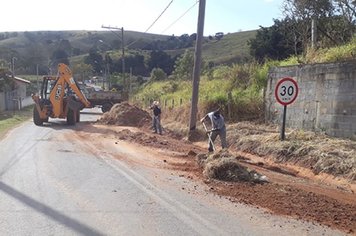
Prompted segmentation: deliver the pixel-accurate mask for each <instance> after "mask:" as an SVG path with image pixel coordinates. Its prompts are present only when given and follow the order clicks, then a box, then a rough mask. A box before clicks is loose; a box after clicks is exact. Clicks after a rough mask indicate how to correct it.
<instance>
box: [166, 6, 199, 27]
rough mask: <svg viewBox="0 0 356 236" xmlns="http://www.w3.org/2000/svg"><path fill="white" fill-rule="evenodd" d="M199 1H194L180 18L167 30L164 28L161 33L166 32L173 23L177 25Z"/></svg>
mask: <svg viewBox="0 0 356 236" xmlns="http://www.w3.org/2000/svg"><path fill="white" fill-rule="evenodd" d="M198 2H199V1H196V2H195V3H194V4H193V5H192V6H191V7H190V8H189V9H188V10H186V11H185V12H184V13H183V14H182V15H181V16H180V17H178V18H177V19H176V20H175V21H174V22H173V23H172V24H170V25H169V26H168V27H167V28H165V29H164V30H163V31H162V33H164V32H166V30H168V29H169V28H171V27H172V26H173V25H174V24H175V23H177V22H178V21H179V20H180V19H182V18H183V17H184V16H185V15H186V14H187V13H188V12H189V11H190V10H192V9H193V7H195V5H197V4H198Z"/></svg>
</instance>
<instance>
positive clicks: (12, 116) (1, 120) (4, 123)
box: [0, 106, 33, 138]
mask: <svg viewBox="0 0 356 236" xmlns="http://www.w3.org/2000/svg"><path fill="white" fill-rule="evenodd" d="M32 110H33V106H29V107H26V108H24V109H23V110H21V111H4V112H0V138H2V137H3V136H4V135H5V134H6V132H7V131H9V130H10V129H12V128H13V127H15V126H16V125H19V124H21V123H22V122H24V121H26V120H28V119H30V118H31V117H32Z"/></svg>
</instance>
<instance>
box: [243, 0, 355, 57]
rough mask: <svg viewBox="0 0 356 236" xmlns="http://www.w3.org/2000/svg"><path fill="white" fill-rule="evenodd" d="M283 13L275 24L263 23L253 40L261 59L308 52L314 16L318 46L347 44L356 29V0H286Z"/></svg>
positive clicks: (256, 53) (255, 55)
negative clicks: (266, 25) (281, 17)
mask: <svg viewBox="0 0 356 236" xmlns="http://www.w3.org/2000/svg"><path fill="white" fill-rule="evenodd" d="M283 15H284V18H283V19H281V20H276V19H275V20H274V24H273V25H272V26H271V27H260V29H259V30H258V31H257V35H256V38H254V39H252V40H250V41H249V45H250V53H251V55H252V56H254V58H255V59H257V60H258V61H260V62H261V61H264V60H265V59H275V60H282V59H285V58H288V57H290V56H291V55H300V54H302V53H304V52H306V50H307V49H308V48H309V47H310V46H311V40H312V20H314V21H315V22H316V32H317V34H316V38H317V43H316V45H315V47H317V48H327V47H331V46H337V45H341V44H345V43H347V42H349V41H350V40H351V39H352V37H353V36H354V35H355V33H356V1H355V0H314V1H309V0H285V1H284V3H283Z"/></svg>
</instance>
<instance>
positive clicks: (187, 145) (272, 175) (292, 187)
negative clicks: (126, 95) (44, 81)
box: [79, 105, 356, 234]
mask: <svg viewBox="0 0 356 236" xmlns="http://www.w3.org/2000/svg"><path fill="white" fill-rule="evenodd" d="M125 106H126V105H125ZM128 110H130V109H128ZM121 116H123V117H128V115H127V114H125V113H123V114H121ZM104 117H105V114H104V116H103V118H102V119H101V122H100V123H102V124H104V125H97V124H95V125H92V124H86V125H85V126H86V127H81V128H79V131H81V134H80V135H82V136H83V138H87V137H88V135H90V136H91V138H92V139H93V140H95V139H100V138H107V139H110V140H112V142H114V143H119V142H130V143H135V144H138V145H140V146H145V147H147V148H149V149H150V150H151V151H152V152H157V156H156V158H157V159H159V161H160V162H161V163H164V164H165V165H164V166H165V168H167V169H171V170H172V171H177V174H179V175H180V176H186V177H187V178H190V179H194V180H195V181H199V182H200V183H201V184H207V185H208V186H209V188H210V191H212V192H214V193H216V194H219V195H221V196H225V197H227V198H228V199H229V200H230V201H232V202H241V203H246V204H250V205H253V206H256V207H258V208H262V209H265V210H266V211H269V212H271V213H273V214H280V215H285V216H290V217H292V218H296V219H301V220H307V221H311V222H313V223H317V224H322V225H326V226H329V227H331V228H336V229H340V230H343V231H344V232H346V233H349V234H355V233H356V194H355V192H354V191H355V189H356V185H355V183H354V182H352V181H351V182H350V180H346V179H342V178H339V179H338V181H334V180H335V178H334V177H333V176H331V175H328V174H325V173H320V174H318V175H316V174H315V173H313V171H312V170H308V169H303V167H300V166H294V165H293V164H292V163H282V162H278V163H277V162H275V159H273V158H267V157H265V158H261V157H260V156H257V155H255V154H253V153H251V152H250V153H247V152H246V150H244V151H241V150H238V149H237V148H236V149H235V148H230V152H231V155H232V156H230V157H229V158H230V159H231V160H233V161H234V162H235V163H237V164H238V165H239V166H243V167H244V168H248V169H249V170H253V171H255V173H258V174H260V175H261V176H266V177H267V179H268V183H267V182H260V183H256V182H254V181H221V180H216V179H214V178H210V177H209V175H204V174H203V172H204V166H202V165H199V162H201V158H199V156H200V155H206V144H205V143H204V144H203V145H204V146H202V145H201V143H191V142H188V141H186V140H183V139H181V138H177V137H179V136H177V135H174V133H173V132H171V131H166V132H165V133H164V135H157V134H152V131H151V130H150V128H149V127H150V126H149V125H146V126H145V125H143V122H141V121H136V124H135V123H130V124H131V126H136V127H133V128H130V127H120V126H112V125H109V126H107V125H106V124H121V123H120V122H116V121H115V118H114V120H112V119H111V120H110V119H108V120H110V122H109V121H108V120H106V121H104V120H105V119H107V118H105V119H104ZM145 119H146V118H145ZM146 122H147V119H146ZM146 124H150V123H149V120H148V123H146ZM137 127H139V128H138V129H137ZM251 132H252V131H251ZM235 145H236V146H238V145H237V144H235ZM162 152H164V153H165V155H164V156H163V157H162ZM218 158H219V157H217V159H218ZM178 159H180V161H177V160H178ZM157 168H158V167H157ZM305 173H308V174H305ZM321 176H323V178H320V177H321ZM324 176H325V177H324ZM336 182H337V183H338V184H335V183H336Z"/></svg>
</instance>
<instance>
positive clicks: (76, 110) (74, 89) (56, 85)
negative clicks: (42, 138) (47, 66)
mask: <svg viewBox="0 0 356 236" xmlns="http://www.w3.org/2000/svg"><path fill="white" fill-rule="evenodd" d="M32 99H33V101H34V102H35V107H34V109H33V122H34V123H35V125H43V122H48V118H49V117H51V118H62V119H67V124H68V125H74V124H75V123H76V122H79V120H80V110H81V109H83V108H85V107H91V105H90V102H89V101H88V100H87V98H86V97H85V95H84V94H83V93H82V91H81V90H80V88H79V86H78V84H77V82H76V81H75V80H74V78H73V76H72V72H71V70H70V69H69V67H68V66H67V65H65V64H62V63H60V64H59V65H58V74H57V76H45V77H43V80H42V86H41V93H40V95H38V94H36V95H32Z"/></svg>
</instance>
